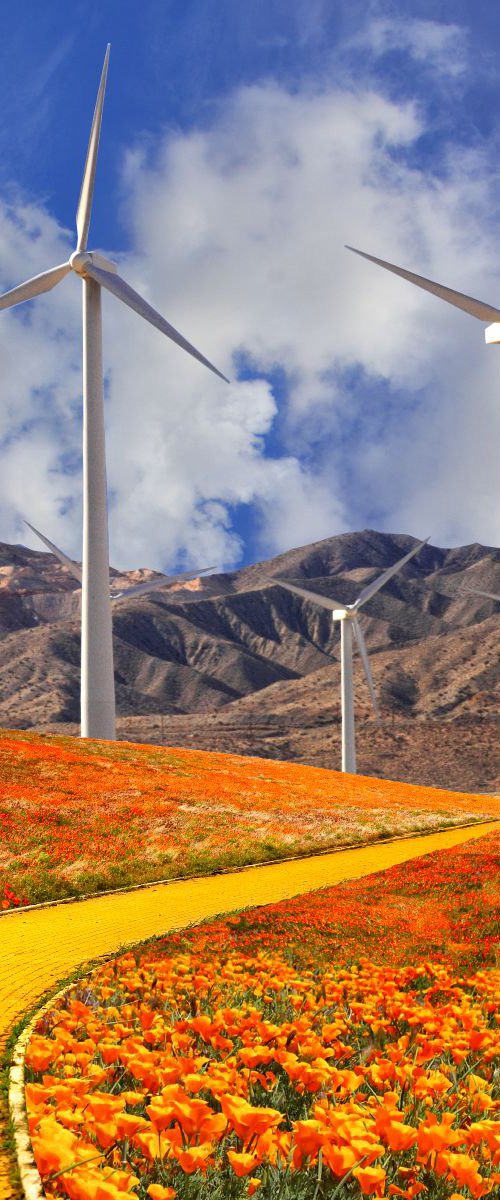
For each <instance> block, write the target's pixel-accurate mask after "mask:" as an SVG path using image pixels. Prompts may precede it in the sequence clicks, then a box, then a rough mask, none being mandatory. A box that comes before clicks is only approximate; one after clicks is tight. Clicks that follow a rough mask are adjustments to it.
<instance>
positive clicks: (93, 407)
mask: <svg viewBox="0 0 500 1200" xmlns="http://www.w3.org/2000/svg"><path fill="white" fill-rule="evenodd" d="M108 59H109V46H108V47H107V50H106V55H105V59H104V66H103V69H102V74H101V81H100V85H99V91H98V94H97V102H96V107H95V112H94V117H93V121H92V127H91V131H90V140H89V146H88V151H87V158H86V162H85V169H84V173H83V181H82V187H81V192H80V198H79V201H78V208H77V214H76V229H77V244H76V250H75V251H74V253H73V254H72V255H71V257H70V259H69V261H68V262H65V263H62V264H61V265H60V266H57V267H51V269H50V270H49V271H44V272H43V273H42V274H41V275H36V276H35V277H34V278H33V279H28V280H27V281H26V283H21V284H20V285H19V287H15V288H13V289H12V291H9V292H6V293H5V294H4V295H3V296H0V309H1V308H10V307H11V306H13V305H15V304H21V303H22V302H23V301H24V300H31V299H32V298H33V297H34V296H39V295H41V293H42V292H48V291H50V290H51V288H53V287H55V286H56V284H58V283H60V282H61V280H62V279H64V277H65V276H66V275H68V274H69V272H70V271H74V272H75V274H76V275H79V276H80V278H81V280H82V285H83V562H82V652H81V653H82V677H81V736H82V737H92V738H103V739H108V740H114V738H115V736H116V730H115V689H114V671H113V641H112V625H111V604H110V594H109V545H108V512H107V493H106V452H105V437H104V402H103V390H104V389H103V370H102V323H101V291H102V289H103V288H104V289H105V291H108V292H111V293H112V295H114V296H116V297H117V299H118V300H122V301H123V303H124V304H127V305H128V306H129V308H132V309H133V310H134V311H135V312H136V313H138V314H139V316H140V317H144V320H146V321H149V322H150V324H151V325H154V326H155V327H156V328H157V329H159V330H160V332H161V333H164V334H166V336H167V337H168V338H170V339H171V341H173V342H176V343H177V345H178V346H180V347H181V349H183V350H185V351H186V352H187V353H188V354H191V355H192V356H193V358H196V359H198V362H200V363H202V364H203V365H204V366H205V367H208V368H209V370H210V371H213V372H214V373H215V374H216V375H219V376H220V378H221V379H225V378H226V377H225V376H224V375H222V374H221V372H220V371H218V370H217V368H216V367H214V366H213V365H212V363H210V362H209V361H208V359H207V358H205V357H204V355H203V354H200V352H199V351H198V350H196V349H195V347H194V346H192V345H191V343H190V342H188V341H186V338H184V337H183V336H182V334H180V333H178V332H177V330H176V329H174V327H173V326H172V325H170V324H169V322H168V321H166V320H165V319H164V317H162V316H160V313H158V312H156V310H155V309H154V308H152V307H151V305H150V304H148V303H147V301H146V300H144V299H143V298H142V296H140V295H139V294H138V292H135V291H134V289H133V288H131V287H130V286H129V284H128V283H125V280H123V279H121V277H120V276H119V275H118V274H117V270H116V267H115V266H114V264H113V263H111V262H108V260H107V259H105V258H103V257H102V256H101V255H100V254H96V253H95V252H94V251H92V252H90V251H88V250H87V243H88V234H89V226H90V217H91V211H92V198H93V193H94V181H95V173H96V165H97V153H98V149H99V136H100V130H101V120H102V109H103V103H104V91H105V87H106V76H107V70H108ZM226 382H227V380H226Z"/></svg>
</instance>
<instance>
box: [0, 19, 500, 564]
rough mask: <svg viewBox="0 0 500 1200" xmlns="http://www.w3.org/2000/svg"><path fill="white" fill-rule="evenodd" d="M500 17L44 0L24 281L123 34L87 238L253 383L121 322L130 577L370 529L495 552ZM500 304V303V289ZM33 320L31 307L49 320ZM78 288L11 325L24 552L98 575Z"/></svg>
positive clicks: (14, 503)
mask: <svg viewBox="0 0 500 1200" xmlns="http://www.w3.org/2000/svg"><path fill="white" fill-rule="evenodd" d="M499 34H500V10H497V9H496V8H495V6H492V5H491V4H490V3H489V2H488V3H486V2H485V0H479V2H478V3H474V5H473V4H472V3H469V2H468V0H467V2H465V0H461V2H458V3H453V4H452V3H448V2H446V3H441V4H439V3H437V4H436V3H432V4H431V3H426V2H423V0H422V2H420V3H419V2H418V0H407V3H400V2H398V3H397V4H390V3H384V2H382V0H376V2H371V3H370V0H368V2H367V0H363V2H362V3H356V2H352V0H337V2H336V3H335V4H334V3H332V2H331V0H328V2H327V0H266V2H263V0H253V2H248V3H242V2H241V0H218V2H217V0H185V2H184V3H180V2H178V0H175V2H174V0H170V2H169V0H144V2H143V3H141V4H138V3H136V0H134V2H132V0H124V2H120V3H119V2H118V0H113V2H110V0H100V2H99V3H91V2H89V3H83V2H82V3H79V2H74V3H72V4H71V5H69V6H68V5H67V3H62V2H61V0H49V2H48V3H47V4H46V5H44V6H41V5H39V4H38V3H36V2H35V0H29V2H28V0H24V2H23V0H20V2H19V4H18V5H17V6H16V7H15V8H14V6H12V7H11V9H10V12H9V13H7V12H5V13H4V28H3V38H2V46H1V49H0V60H1V61H0V65H1V72H0V78H1V79H2V84H1V85H0V95H1V100H2V107H3V118H4V119H3V121H2V130H1V132H0V287H1V288H2V290H3V289H4V288H5V289H6V288H8V287H10V286H13V285H14V284H15V283H16V282H20V281H21V280H22V279H24V278H26V277H27V276H29V275H30V274H34V273H36V272H37V271H39V270H43V269H46V268H47V267H49V266H50V265H52V264H53V263H55V262H58V261H62V259H63V258H64V257H65V256H66V255H67V253H68V252H70V251H71V249H72V237H73V234H72V230H73V228H74V212H75V207H76V200H77V197H78V191H79V186H80V177H81V171H82V167H83V161H84V157H85V150H86V144H87V139H88V132H89V125H90V119H91V114H92V110H93V105H94V101H95V94H96V89H97V84H98V79H99V73H100V68H101V64H102V58H103V54H104V49H105V45H106V42H107V41H110V42H111V46H112V50H111V63H110V74H109V81H108V92H107V97H106V105H105V115H104V125H103V137H102V148H101V155H100V161H99V169H98V177H97V185H96V193H95V204H94V215H93V222H92V231H91V243H92V244H93V245H94V246H97V247H99V248H102V249H104V250H105V251H106V252H107V253H108V254H110V255H114V256H115V257H116V258H117V259H118V261H119V262H120V269H121V270H122V272H123V273H124V274H125V275H126V277H127V279H129V280H130V282H131V283H132V284H133V285H135V286H137V287H139V289H140V290H142V291H143V292H144V293H145V294H146V295H147V296H148V298H150V299H151V301H152V303H154V304H155V306H156V307H157V308H159V309H160V310H161V311H162V312H164V313H165V315H166V316H167V318H168V319H169V320H171V321H172V322H173V323H174V324H175V325H177V327H178V328H180V329H181V330H182V332H184V333H185V334H186V335H187V336H188V337H190V338H191V340H193V341H195V343H196V344H197V345H198V346H199V348H200V349H201V350H202V351H203V352H204V353H206V354H207V355H208V356H209V357H210V358H211V359H212V360H213V361H215V362H216V363H217V365H220V367H221V369H222V370H224V371H226V373H228V374H229V375H230V377H231V380H232V384H231V387H230V388H228V389H225V388H224V385H222V384H219V383H218V382H217V381H216V380H212V379H210V378H209V377H208V376H207V377H206V378H205V375H204V374H203V372H202V371H201V368H199V367H198V366H197V365H196V364H193V363H191V362H186V361H184V359H183V358H182V356H181V355H180V352H179V351H178V350H176V349H171V348H169V347H168V346H165V345H164V343H163V340H162V339H161V338H160V336H159V335H158V334H155V333H154V332H153V331H152V330H150V329H147V328H146V329H143V328H142V327H141V323H140V322H139V321H138V319H137V318H135V317H134V316H133V315H131V314H129V313H125V314H124V313H123V310H122V309H121V308H119V307H118V306H117V305H116V304H115V303H114V301H113V300H110V301H109V305H107V306H106V309H105V351H106V365H107V424H108V476H109V498H110V535H111V549H112V557H113V561H114V563H115V564H116V565H118V566H133V565H148V566H155V567H159V568H163V569H168V568H169V567H170V568H175V567H178V566H182V565H184V564H187V565H189V566H191V565H193V564H194V565H196V564H199V565H205V563H207V562H212V561H214V562H216V563H218V564H219V563H220V564H223V565H225V566H226V567H229V566H232V565H240V564H241V563H243V562H250V561H255V560H256V559H258V558H262V557H265V556H267V555H270V554H272V553H278V552H280V551H282V550H286V549H288V548H289V547H290V546H293V545H298V544H301V543H304V542H308V541H314V540H318V539H320V538H322V537H326V536H329V535H330V534H336V533H340V532H343V531H345V530H347V529H356V528H363V527H366V526H371V527H375V528H379V529H384V530H386V531H393V532H406V533H411V534H414V535H415V536H422V537H424V536H427V535H428V534H430V535H431V538H432V540H433V541H435V542H437V543H440V544H457V543H461V542H465V541H476V540H477V541H483V542H489V543H493V544H499V542H500V467H499V465H498V454H497V447H498V445H499V444H500V380H499V378H498V375H499V372H498V362H497V351H496V350H495V349H493V348H488V349H486V348H485V347H484V345H483V330H482V326H481V324H480V322H475V321H473V320H471V319H470V318H467V317H465V316H463V315H462V314H457V313H456V312H454V311H453V310H448V309H447V307H446V306H444V305H439V304H438V302H437V301H435V300H434V299H433V298H431V297H429V296H425V295H423V294H421V293H419V292H416V291H415V290H414V289H412V288H410V287H409V285H405V284H403V283H401V282H400V281H398V280H395V279H393V278H392V277H390V276H385V274H382V273H381V272H380V273H379V272H377V270H376V269H375V268H374V267H372V266H370V265H369V264H367V263H363V262H361V261H360V260H356V259H354V258H353V257H352V256H350V255H348V254H347V252H346V251H345V250H344V249H343V244H344V242H350V243H352V244H354V245H359V246H361V247H362V248H363V249H366V250H367V251H369V252H371V253H374V254H378V255H380V256H381V257H385V258H389V259H392V260H393V261H396V262H400V263H402V264H403V265H406V266H408V267H409V268H410V269H414V270H417V271H421V272H422V273H423V274H428V275H431V276H433V277H437V278H440V279H442V281H443V282H445V283H448V284H449V285H450V286H452V287H458V288H460V289H461V290H464V291H468V292H469V293H471V294H473V295H478V296H480V297H481V298H483V299H487V300H490V301H491V302H495V298H496V297H498V291H500V280H499V274H500V253H499V250H498V237H497V230H498V217H499V213H498V209H499V197H500V187H499V185H500V178H499V176H500V172H499V162H500V159H499V151H500V137H499V134H500V123H499V119H498V112H499V111H500V106H499V103H498V100H499V89H500V51H499V50H498V49H497V47H498V46H500V38H499V36H498V35H499ZM495 289H496V290H495ZM28 307H29V308H30V310H32V311H29V312H28V311H27V309H28ZM79 325H80V315H79V294H78V286H77V283H76V280H74V279H73V278H71V279H68V280H67V281H65V282H64V284H63V285H61V287H60V288H59V289H57V291H56V292H54V293H51V294H50V295H49V296H47V297H45V298H43V299H40V300H38V301H36V302H33V304H32V305H30V306H23V307H22V308H20V309H19V310H17V311H16V312H9V313H4V314H2V318H1V322H0V361H2V363H3V369H2V372H1V378H2V382H1V383H0V455H1V461H2V471H1V472H0V538H1V539H2V540H6V541H24V542H28V543H29V544H32V545H35V542H34V541H33V540H30V539H29V538H28V536H27V535H25V533H24V529H23V526H22V520H21V517H22V515H25V516H26V517H27V518H28V519H29V520H30V521H32V522H33V523H34V524H35V525H38V526H39V527H40V528H42V529H43V530H44V532H45V533H46V534H47V535H48V536H49V537H51V538H52V539H53V540H56V541H59V542H60V544H62V545H63V546H64V547H65V548H66V549H67V550H68V551H69V552H70V553H72V554H74V555H75V557H77V556H78V555H79V546H80V542H81V532H80V524H81V513H80V492H81V483H80V473H81V464H80V441H81V388H80V356H81V348H80V327H79Z"/></svg>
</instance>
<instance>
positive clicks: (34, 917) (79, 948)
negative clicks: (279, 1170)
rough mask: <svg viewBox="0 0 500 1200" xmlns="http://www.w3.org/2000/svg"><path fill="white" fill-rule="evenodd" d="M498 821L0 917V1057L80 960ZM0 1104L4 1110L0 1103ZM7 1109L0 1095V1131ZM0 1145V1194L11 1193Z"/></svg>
mask: <svg viewBox="0 0 500 1200" xmlns="http://www.w3.org/2000/svg"><path fill="white" fill-rule="evenodd" d="M499 828H500V821H495V822H488V823H485V824H483V823H481V824H480V825H475V826H468V827H467V828H463V829H456V828H455V829H449V830H446V831H445V832H443V833H433V834H425V835H422V836H419V837H411V838H404V839H400V840H397V841H393V842H385V843H379V844H378V845H373V846H362V847H357V848H356V849H353V850H343V851H337V852H335V853H332V854H322V855H315V856H313V857H310V858H302V859H297V860H295V861H290V862H283V863H277V864H273V865H269V866H261V867H251V868H244V869H243V870H241V871H237V872H234V873H233V872H231V873H228V874H222V875H215V876H211V877H205V876H204V877H203V878H199V879H189V880H180V881H178V882H174V883H167V884H155V885H153V886H150V887H145V888H140V889H135V890H133V891H126V892H120V893H115V894H113V895H108V896H94V897H91V898H89V899H88V900H79V901H75V902H72V903H69V904H59V905H51V906H46V907H40V908H37V909H32V910H31V911H26V910H25V911H24V912H23V911H21V912H15V911H8V912H5V913H3V914H1V915H0V1057H1V1053H2V1051H4V1050H5V1043H6V1039H7V1037H8V1034H9V1030H11V1029H12V1027H13V1025H14V1024H15V1023H16V1021H18V1020H19V1018H20V1017H22V1016H23V1015H24V1014H25V1013H26V1012H27V1011H28V1010H29V1009H30V1008H32V1007H33V1006H34V1005H35V1004H36V1002H37V1001H38V1000H40V998H41V997H42V996H43V994H44V993H45V992H47V991H49V990H52V991H56V989H57V985H58V983H59V982H60V981H61V980H63V979H64V978H65V977H66V976H67V975H69V974H70V973H71V972H72V971H75V970H76V969H77V968H79V967H81V966H82V965H83V964H85V963H88V962H90V961H92V960H93V959H96V958H100V957H107V956H109V955H111V954H113V953H115V952H117V951H119V950H120V949H121V948H122V947H124V946H127V945H130V944H133V943H134V942H138V941H141V940H142V939H144V938H149V937H152V936H153V935H158V934H162V933H167V932H168V931H169V930H172V929H180V928H183V927H185V926H187V925H191V924H194V923H197V922H199V921H201V920H203V919H205V918H206V917H213V916H216V915H217V914H220V913H224V912H230V911H235V910H237V909H239V908H248V907H255V906H257V905H259V904H270V903H273V902H274V901H277V900H284V899H287V898H290V897H291V896H297V895H300V894H301V893H303V892H309V891H312V890H317V889H318V888H322V887H327V886H331V885H334V884H336V883H340V882H342V881H343V880H345V879H358V878H360V877H361V876H363V875H370V874H372V873H373V872H374V871H382V870H384V869H386V868H387V867H390V866H393V865H394V864H396V863H401V862H405V861H407V860H408V859H410V858H416V857H418V856H420V855H422V854H427V853H430V852H431V851H432V850H439V849H446V848H448V847H450V846H456V845H459V844H460V843H461V842H465V841H468V840H470V839H471V838H477V837H481V836H482V835H484V834H485V833H489V832H492V831H493V830H498V829H499ZM2 1105H3V1107H2ZM6 1120H7V1112H6V1108H5V1102H4V1101H3V1100H2V1098H1V1097H0V1136H1V1131H2V1127H3V1129H4V1130H5V1123H6ZM11 1170H12V1161H11V1158H10V1157H9V1153H8V1151H7V1149H6V1148H5V1147H4V1148H3V1150H2V1145H1V1143H0V1200H13V1198H16V1200H17V1197H19V1195H20V1192H19V1189H18V1188H17V1189H16V1186H15V1185H13V1184H12V1183H11V1181H10V1175H11Z"/></svg>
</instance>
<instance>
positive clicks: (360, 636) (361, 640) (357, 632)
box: [352, 617, 382, 725]
mask: <svg viewBox="0 0 500 1200" xmlns="http://www.w3.org/2000/svg"><path fill="white" fill-rule="evenodd" d="M352 624H353V628H354V636H355V638H356V641H357V643H358V650H359V653H360V655H361V661H362V663H363V667H364V671H365V675H366V682H367V684H368V689H369V692H370V697H371V702H372V705H373V711H374V713H375V716H376V718H377V721H378V723H379V725H381V723H382V722H381V719H380V709H379V706H378V700H377V693H376V691H375V684H374V682H373V675H372V669H371V667H370V659H369V658H368V650H367V648H366V642H365V635H364V633H363V630H362V628H361V625H360V623H359V621H358V619H357V617H354V618H353V622H352Z"/></svg>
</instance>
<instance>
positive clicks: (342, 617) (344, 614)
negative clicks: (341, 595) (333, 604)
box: [332, 608, 354, 621]
mask: <svg viewBox="0 0 500 1200" xmlns="http://www.w3.org/2000/svg"><path fill="white" fill-rule="evenodd" d="M353 616H354V613H353V611H352V609H349V608H334V609H333V612H332V621H346V620H348V618H349V617H351V618H352V617H353Z"/></svg>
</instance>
